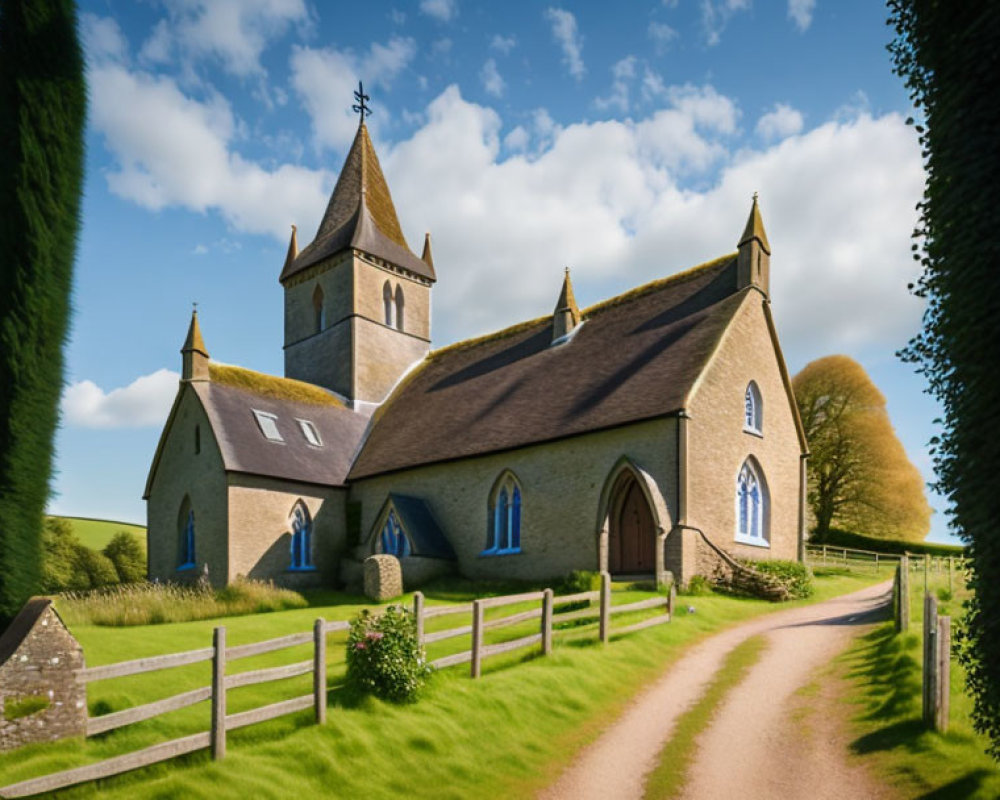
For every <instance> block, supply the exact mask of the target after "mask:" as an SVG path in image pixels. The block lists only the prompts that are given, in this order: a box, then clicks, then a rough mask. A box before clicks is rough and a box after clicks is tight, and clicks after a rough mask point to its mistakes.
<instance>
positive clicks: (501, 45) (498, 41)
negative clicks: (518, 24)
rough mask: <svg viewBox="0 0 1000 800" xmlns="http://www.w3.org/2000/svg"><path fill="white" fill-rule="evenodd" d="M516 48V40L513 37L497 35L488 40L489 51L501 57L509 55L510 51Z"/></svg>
mask: <svg viewBox="0 0 1000 800" xmlns="http://www.w3.org/2000/svg"><path fill="white" fill-rule="evenodd" d="M516 46H517V39H516V38H514V37H513V36H501V35H500V34H499V33H498V34H496V35H494V37H493V39H491V40H490V49H491V50H496V51H497V52H498V53H502V54H503V55H505V56H506V55H510V51H511V50H513V49H514V48H515V47H516Z"/></svg>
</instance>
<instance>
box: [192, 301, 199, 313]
mask: <svg viewBox="0 0 1000 800" xmlns="http://www.w3.org/2000/svg"><path fill="white" fill-rule="evenodd" d="M191 307H192V308H193V310H194V313H195V314H197V313H198V303H197V302H192V303H191Z"/></svg>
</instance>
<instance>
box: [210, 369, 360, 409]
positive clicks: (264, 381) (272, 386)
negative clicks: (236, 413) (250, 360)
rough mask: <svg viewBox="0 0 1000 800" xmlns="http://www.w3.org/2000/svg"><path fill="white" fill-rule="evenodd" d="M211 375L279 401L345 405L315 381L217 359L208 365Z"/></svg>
mask: <svg viewBox="0 0 1000 800" xmlns="http://www.w3.org/2000/svg"><path fill="white" fill-rule="evenodd" d="M208 376H209V378H211V379H212V381H213V382H215V383H220V384H223V385H225V386H232V387H234V388H236V389H244V390H246V391H248V392H253V393H254V394H259V395H263V396H265V397H273V398H275V399H276V400H291V401H293V402H296V403H306V404H308V405H314V406H336V407H338V408H344V404H343V403H342V402H341V401H340V400H339V399H338V398H337V397H336V396H335V395H334V394H332V393H331V392H328V391H327V390H326V389H322V388H320V387H319V386H314V385H313V384H311V383H305V382H304V381H297V380H295V379H294V378H279V377H277V376H276V375H267V374H265V373H263V372H255V371H254V370H252V369H245V368H244V367H234V366H232V365H230V364H219V363H215V362H212V363H210V364H209V365H208Z"/></svg>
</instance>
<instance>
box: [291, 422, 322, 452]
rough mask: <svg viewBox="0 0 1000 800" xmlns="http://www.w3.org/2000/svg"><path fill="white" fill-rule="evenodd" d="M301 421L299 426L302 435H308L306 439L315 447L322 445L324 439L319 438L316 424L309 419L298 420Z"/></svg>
mask: <svg viewBox="0 0 1000 800" xmlns="http://www.w3.org/2000/svg"><path fill="white" fill-rule="evenodd" d="M296 422H298V423H299V427H300V428H301V429H302V435H303V436H305V437H306V441H307V442H309V444H311V445H314V446H315V447H322V446H323V440H322V439H320V438H319V431H318V430H316V426H315V425H313V424H312V423H311V422H310V421H309V420H307V419H299V420H296Z"/></svg>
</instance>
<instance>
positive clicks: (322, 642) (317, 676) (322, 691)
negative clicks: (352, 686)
mask: <svg viewBox="0 0 1000 800" xmlns="http://www.w3.org/2000/svg"><path fill="white" fill-rule="evenodd" d="M313 645H314V647H313V695H314V697H315V705H316V724H317V725H325V724H326V622H325V621H324V620H323V618H322V617H321V618H319V619H317V620H316V622H315V623H314V624H313Z"/></svg>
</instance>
